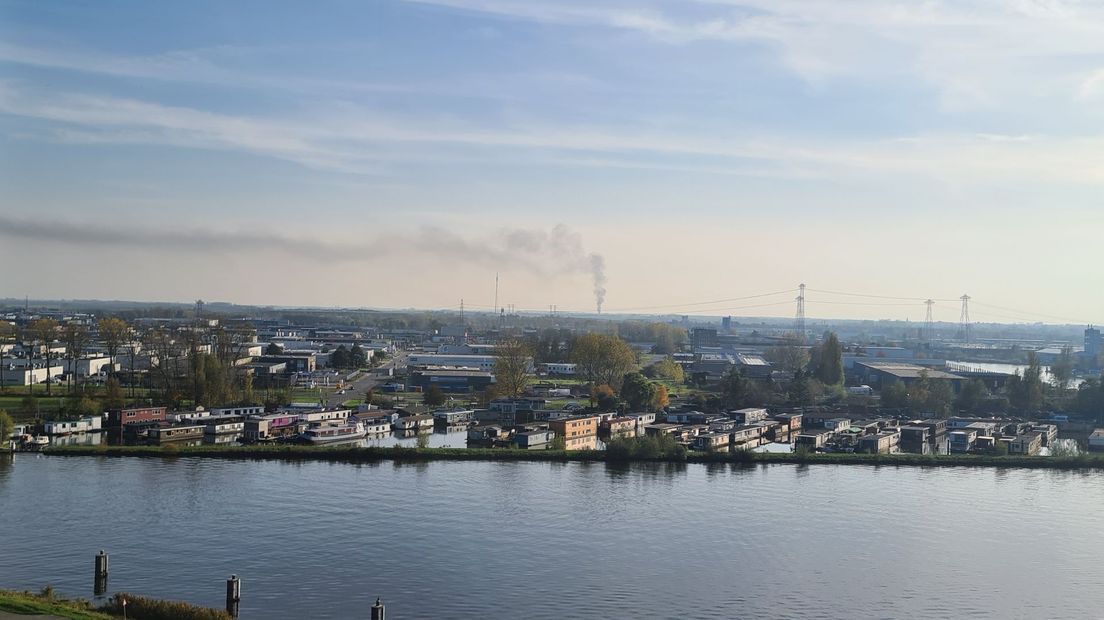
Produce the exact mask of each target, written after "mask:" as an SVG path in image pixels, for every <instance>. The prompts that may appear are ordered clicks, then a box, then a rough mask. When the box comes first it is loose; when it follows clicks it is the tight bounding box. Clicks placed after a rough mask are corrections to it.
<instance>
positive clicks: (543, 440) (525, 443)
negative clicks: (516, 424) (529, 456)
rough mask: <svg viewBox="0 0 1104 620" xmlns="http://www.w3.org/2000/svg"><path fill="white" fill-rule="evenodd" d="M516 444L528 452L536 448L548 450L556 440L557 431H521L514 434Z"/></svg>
mask: <svg viewBox="0 0 1104 620" xmlns="http://www.w3.org/2000/svg"><path fill="white" fill-rule="evenodd" d="M513 438H514V443H516V444H517V446H518V447H519V448H523V449H526V450H532V449H534V448H547V447H548V446H549V444H551V443H552V440H553V439H555V438H556V433H555V431H553V430H551V429H540V430H534V431H520V432H517V433H514V437H513Z"/></svg>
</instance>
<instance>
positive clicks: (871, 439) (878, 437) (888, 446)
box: [859, 430, 901, 454]
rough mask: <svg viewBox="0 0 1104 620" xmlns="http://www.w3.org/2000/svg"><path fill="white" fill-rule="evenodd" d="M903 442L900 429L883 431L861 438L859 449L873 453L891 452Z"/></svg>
mask: <svg viewBox="0 0 1104 620" xmlns="http://www.w3.org/2000/svg"><path fill="white" fill-rule="evenodd" d="M900 442H901V433H900V431H895V430H894V431H882V432H880V433H876V434H874V435H866V436H864V437H862V438H860V439H859V451H860V452H869V453H871V454H890V453H892V452H895V451H896V450H897V446H898V444H900Z"/></svg>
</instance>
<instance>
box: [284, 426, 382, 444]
mask: <svg viewBox="0 0 1104 620" xmlns="http://www.w3.org/2000/svg"><path fill="white" fill-rule="evenodd" d="M366 434H367V431H365V430H364V426H363V425H362V424H361V423H360V422H353V423H351V424H334V425H319V426H312V427H311V428H308V429H307V430H305V431H303V434H302V435H300V436H299V437H300V439H303V440H304V441H307V442H309V443H313V444H320V443H330V442H333V441H349V440H353V439H363V438H364V436H365V435H366Z"/></svg>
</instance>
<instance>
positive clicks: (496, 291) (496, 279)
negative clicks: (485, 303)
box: [494, 272, 498, 314]
mask: <svg viewBox="0 0 1104 620" xmlns="http://www.w3.org/2000/svg"><path fill="white" fill-rule="evenodd" d="M494 311H495V314H498V272H495V303H494Z"/></svg>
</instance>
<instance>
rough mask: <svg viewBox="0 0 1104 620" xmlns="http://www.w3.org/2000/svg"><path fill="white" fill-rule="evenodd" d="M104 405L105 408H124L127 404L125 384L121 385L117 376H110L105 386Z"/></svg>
mask: <svg viewBox="0 0 1104 620" xmlns="http://www.w3.org/2000/svg"><path fill="white" fill-rule="evenodd" d="M103 406H104V408H105V409H122V408H123V407H125V406H126V398H125V397H124V396H123V386H122V385H119V380H118V379H116V378H115V377H109V378H108V380H107V385H106V386H105V387H104V398H103Z"/></svg>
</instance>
